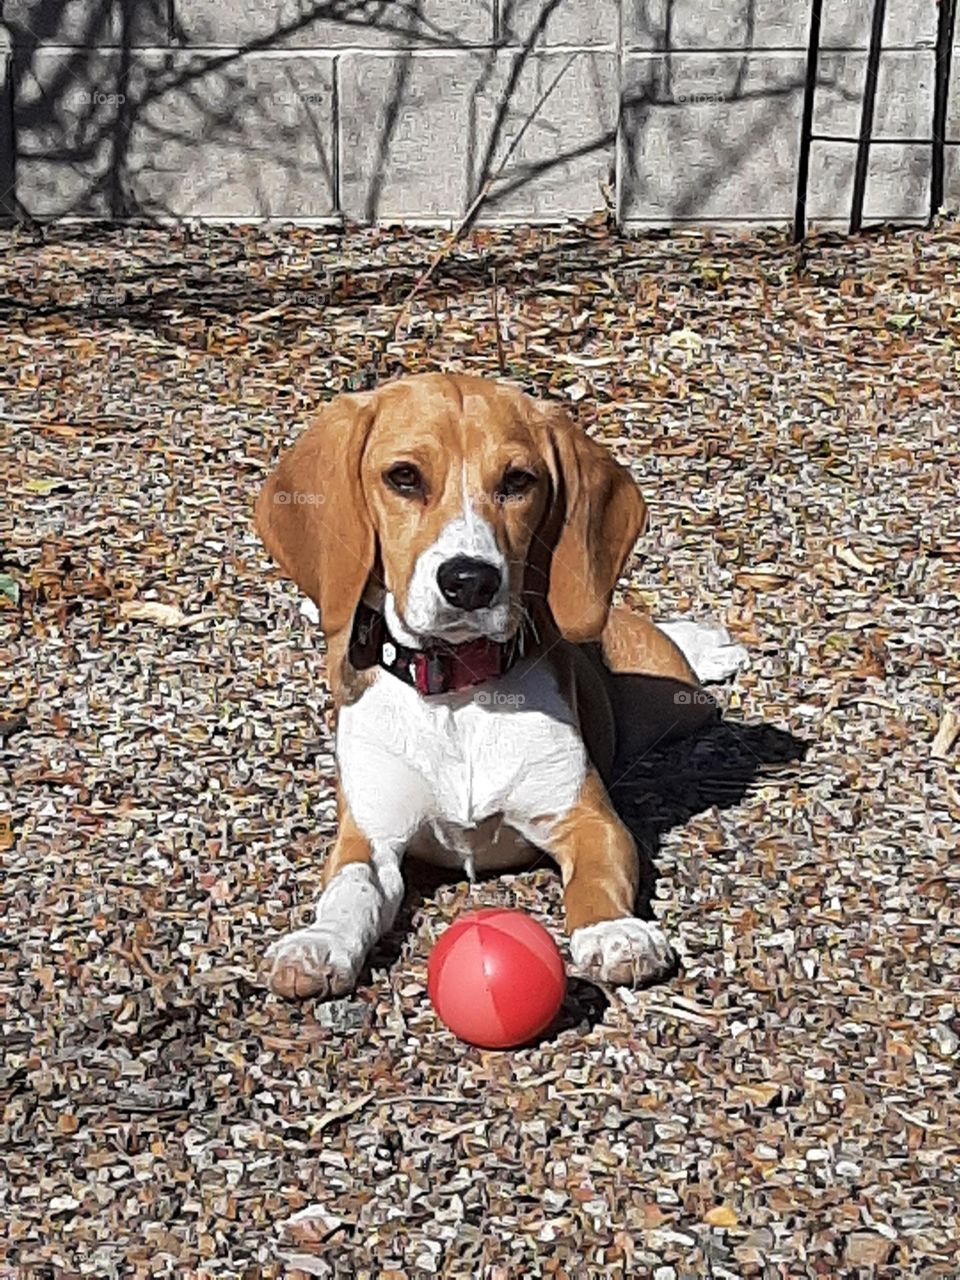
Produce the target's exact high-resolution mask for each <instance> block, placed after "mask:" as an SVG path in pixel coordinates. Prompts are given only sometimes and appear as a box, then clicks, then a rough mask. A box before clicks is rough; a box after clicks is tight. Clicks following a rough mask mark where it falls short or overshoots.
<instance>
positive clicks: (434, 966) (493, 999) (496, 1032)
mask: <svg viewBox="0 0 960 1280" xmlns="http://www.w3.org/2000/svg"><path fill="white" fill-rule="evenodd" d="M566 989H567V979H566V974H565V973H564V971H563V960H562V959H561V958H560V952H559V951H558V950H557V947H556V943H555V942H554V941H553V939H552V938H551V937H550V935H549V933H547V931H546V929H544V927H543V926H542V925H539V924H537V922H536V920H532V919H531V918H530V916H528V915H525V914H524V913H523V912H522V911H504V910H500V909H493V910H489V911H472V912H471V913H470V914H469V915H466V916H463V917H461V919H459V920H458V921H457V922H456V924H452V925H451V926H450V928H449V929H447V931H446V932H445V933H444V934H443V936H442V937H441V939H440V941H439V942H438V943H437V945H436V946H435V947H434V948H433V952H432V954H431V956H430V962H429V964H428V965H427V991H428V992H429V995H430V1000H431V1002H432V1004H433V1007H434V1009H436V1011H437V1014H438V1015H439V1017H440V1019H441V1021H443V1022H445V1023H446V1024H447V1026H448V1027H449V1028H450V1030H451V1031H452V1032H453V1033H454V1035H456V1036H459V1037H460V1039H461V1040H466V1041H467V1042H468V1043H469V1044H476V1045H480V1046H482V1047H483V1048H485V1049H508V1048H511V1047H512V1046H514V1045H519V1044H526V1043H527V1041H528V1040H532V1039H533V1038H534V1037H535V1036H537V1035H539V1034H540V1032H541V1031H544V1030H545V1029H546V1028H547V1027H548V1026H549V1025H550V1023H551V1022H552V1021H553V1019H554V1018H555V1017H556V1015H557V1012H558V1010H559V1008H560V1006H561V1004H562V1003H563V997H564V993H565V992H566Z"/></svg>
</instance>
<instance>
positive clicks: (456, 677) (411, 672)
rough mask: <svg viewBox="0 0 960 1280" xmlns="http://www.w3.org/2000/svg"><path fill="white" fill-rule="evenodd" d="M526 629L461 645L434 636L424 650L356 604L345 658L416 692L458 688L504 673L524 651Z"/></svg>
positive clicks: (374, 612)
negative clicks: (394, 633)
mask: <svg viewBox="0 0 960 1280" xmlns="http://www.w3.org/2000/svg"><path fill="white" fill-rule="evenodd" d="M525 639H526V636H525V631H524V629H523V627H521V628H520V629H519V630H518V631H517V633H516V634H515V635H513V636H511V638H510V639H509V640H504V641H498V640H489V639H487V638H486V637H485V636H480V637H479V638H478V639H476V640H467V641H465V642H464V643H463V644H445V643H444V642H443V641H437V643H436V644H433V645H430V646H429V648H425V649H411V648H409V647H408V646H407V645H404V644H400V643H399V641H397V640H395V639H394V638H393V636H391V635H390V632H389V631H388V630H387V623H386V619H385V618H384V616H383V614H382V613H381V612H380V611H379V610H378V609H374V608H372V607H371V606H370V605H368V604H365V603H364V602H362V601H361V603H360V604H359V605H358V606H357V612H356V616H355V618H354V623H353V635H352V637H351V641H350V660H351V662H352V663H353V665H354V666H355V667H356V668H357V669H358V670H360V671H362V670H365V669H367V668H369V667H373V666H380V667H382V668H383V669H384V671H389V672H390V674H391V675H392V676H396V677H397V679H398V680H402V681H403V682H404V684H408V685H410V686H411V687H412V688H414V689H416V691H417V692H418V693H424V694H430V693H457V692H458V691H459V690H460V689H470V688H472V687H473V686H474V685H477V684H483V683H484V681H485V680H495V679H496V678H497V677H498V676H502V675H506V673H507V672H508V671H509V670H510V668H511V667H512V666H513V665H514V663H516V662H517V661H518V659H519V658H521V657H522V656H523V650H524V644H525Z"/></svg>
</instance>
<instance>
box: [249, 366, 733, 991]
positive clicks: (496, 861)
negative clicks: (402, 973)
mask: <svg viewBox="0 0 960 1280" xmlns="http://www.w3.org/2000/svg"><path fill="white" fill-rule="evenodd" d="M255 518H256V524H257V528H258V530H259V532H260V535H261V537H262V538H263V541H264V543H265V544H266V547H267V549H268V550H269V552H270V554H271V555H272V556H273V558H274V560H275V561H276V562H277V563H278V564H279V565H280V567H281V568H282V569H283V570H284V571H285V573H286V574H288V575H289V577H291V578H292V579H293V580H294V582H296V583H297V585H298V586H299V587H300V588H301V589H302V590H303V591H304V592H305V593H306V594H307V595H308V596H309V597H310V599H311V600H313V602H314V604H315V605H316V606H317V608H318V610H319V616H320V622H321V625H322V627H323V629H324V632H325V635H326V643H327V672H328V679H329V684H330V688H331V692H332V695H333V700H334V704H335V707H336V718H337V726H336V756H337V770H338V784H337V800H338V812H339V830H338V834H337V836H336V839H335V840H334V843H333V845H332V847H331V849H330V850H329V852H328V855H327V859H326V863H325V866H324V871H323V886H324V887H323V891H322V893H321V896H320V899H319V901H318V903H317V908H316V917H315V919H314V922H313V923H312V924H311V925H309V926H308V927H306V928H303V929H298V930H297V931H296V932H293V933H289V934H287V935H285V936H284V937H281V938H280V939H279V940H278V941H277V942H274V943H273V945H272V946H271V947H270V948H269V950H268V952H267V956H266V969H267V974H268V981H269V983H270V986H271V987H272V989H273V990H274V991H275V992H277V993H278V994H280V995H283V996H287V997H291V998H296V997H305V996H311V995H316V996H337V995H342V994H343V993H345V992H347V991H349V990H350V989H351V988H352V987H353V986H354V985H355V983H356V981H357V978H358V975H359V973H360V971H361V968H362V966H363V963H364V960H365V958H366V956H367V954H368V952H369V951H370V949H371V947H372V946H373V944H374V943H375V942H376V941H377V939H378V938H379V937H380V935H381V934H383V933H384V932H385V931H386V930H388V929H389V928H390V927H391V925H392V923H393V921H394V918H395V916H396V913H397V910H398V908H399V906H400V902H401V899H402V895H403V880H402V875H401V867H402V862H403V858H404V855H405V854H408V853H409V854H412V855H415V856H418V857H420V858H424V859H427V860H429V861H431V862H434V863H439V864H441V865H444V866H449V867H459V868H463V869H464V870H465V871H466V873H467V874H468V875H469V876H471V877H473V876H474V875H475V874H476V872H478V871H485V870H489V869H498V868H506V867H514V866H522V865H524V864H525V863H529V862H530V861H531V858H532V857H536V856H538V854H539V853H540V852H546V853H548V854H549V855H550V856H551V857H552V858H553V859H554V860H555V861H556V862H557V864H558V865H559V868H560V871H561V874H562V879H563V888H564V906H565V914H566V928H567V931H568V933H569V935H570V947H571V953H572V956H573V959H574V961H575V963H576V964H577V965H578V967H579V968H580V969H581V970H582V971H584V972H585V973H586V974H588V975H592V976H595V977H596V978H598V979H601V980H604V981H608V982H615V983H619V984H630V983H643V982H647V981H650V980H651V979H653V978H655V977H657V976H659V975H662V974H663V973H665V972H666V971H667V970H668V969H669V968H670V967H671V965H672V963H673V956H672V952H671V949H670V946H669V944H668V942H667V940H666V938H665V936H664V934H663V932H662V931H661V929H660V928H659V927H658V926H657V925H656V924H655V923H653V922H651V921H648V920H640V919H637V918H636V916H635V914H634V910H635V899H636V896H637V892H638V886H639V860H638V856H637V849H636V846H635V844H634V841H633V838H632V836H631V835H630V833H629V831H628V830H627V828H626V827H625V826H624V824H623V823H622V822H621V820H620V819H619V817H618V816H617V814H616V813H615V812H614V809H613V807H612V805H611V803H610V800H609V798H608V795H607V784H608V783H609V782H610V781H611V779H612V778H613V777H614V776H615V775H613V774H612V770H613V768H614V763H615V760H617V759H619V760H623V761H629V760H630V759H631V758H635V757H636V755H637V754H639V753H640V752H642V751H643V750H645V749H647V748H649V747H650V746H651V745H652V744H653V743H654V742H657V743H661V742H665V741H667V740H669V739H671V738H674V737H677V736H679V735H681V734H686V733H690V732H692V731H693V730H695V729H696V728H697V727H699V726H700V725H702V724H703V723H704V722H705V721H707V720H708V719H710V718H713V717H714V716H715V714H716V708H715V705H714V703H713V702H712V700H711V699H709V698H708V697H707V695H706V694H704V693H702V692H700V686H699V683H698V679H697V676H696V675H695V674H694V670H693V667H692V666H691V664H690V662H688V660H687V658H686V657H685V656H684V653H683V652H681V649H680V647H678V644H677V643H674V640H673V639H671V637H670V635H668V634H667V632H666V630H664V629H661V628H658V627H656V626H654V624H653V623H652V622H650V621H649V620H648V619H647V618H644V617H640V616H637V615H635V614H632V613H630V612H628V611H627V610H626V609H623V608H611V603H610V599H611V595H612V593H613V589H614V586H615V584H616V582H617V579H618V577H619V575H620V572H621V570H622V568H623V565H624V562H625V561H626V559H627V556H628V555H629V553H630V551H631V549H632V547H633V545H634V543H635V541H636V539H637V537H638V535H639V534H640V533H641V532H642V531H643V530H644V528H645V527H646V523H647V512H646V507H645V505H644V502H643V499H642V498H641V496H640V493H639V491H638V489H637V487H636V485H635V483H634V481H633V479H632V478H631V476H630V473H629V472H628V471H627V470H626V469H625V468H623V467H622V466H620V465H618V464H617V463H616V462H615V461H614V459H613V458H612V457H611V456H610V455H609V453H607V451H606V450H605V449H604V448H603V447H602V446H600V445H599V444H597V443H596V442H594V441H593V440H591V439H590V438H589V437H588V436H587V435H586V434H585V433H584V432H583V431H582V430H580V429H579V428H578V427H577V426H575V425H574V423H573V422H572V421H571V419H570V418H569V417H568V416H567V415H566V414H565V413H564V412H563V411H561V410H560V409H559V408H558V407H557V406H554V405H550V404H546V403H538V402H536V401H534V400H532V399H531V398H529V397H528V396H526V395H524V394H522V393H521V392H520V391H519V390H517V389H515V388H513V387H511V386H509V385H508V384H505V383H502V382H496V381H492V380H487V379H483V378H477V377H463V376H446V375H442V374H424V375H421V376H417V377H409V378H403V379H401V380H399V381H397V382H393V383H389V384H387V385H385V386H383V387H382V388H380V389H378V390H376V391H372V392H365V393H360V394H354V395H342V396H339V397H338V398H337V399H335V400H334V401H332V402H331V403H330V404H328V405H327V406H326V407H325V408H324V409H323V410H322V411H321V413H320V414H319V416H318V418H317V420H316V421H315V422H314V423H313V424H312V425H311V426H310V427H309V428H308V429H307V431H305V432H304V434H303V435H302V436H301V437H300V439H299V440H298V441H297V442H296V444H295V445H294V446H293V447H292V448H290V449H289V450H287V452H285V453H284V454H283V455H282V457H281V458H280V461H279V464H278V465H277V467H276V470H275V471H274V472H273V473H272V474H271V475H270V476H269V478H268V480H267V482H266V484H265V486H264V488H263V491H262V493H261V494H260V496H259V498H258V500H257V504H256V513H255ZM678 627H679V633H678V635H677V639H679V641H680V643H681V644H684V643H686V647H687V650H688V653H690V654H691V656H692V657H693V658H694V661H695V662H698V663H699V665H700V666H701V668H702V667H711V666H712V668H713V671H712V674H714V675H716V674H717V672H716V667H717V664H718V662H719V665H720V667H722V668H723V671H722V674H729V673H730V671H731V670H732V669H735V667H736V666H737V665H738V664H739V655H740V653H742V651H740V650H739V649H738V647H737V646H732V645H725V644H724V642H725V641H726V640H727V639H728V638H727V637H726V635H725V633H723V632H722V630H717V631H712V632H711V631H710V629H699V630H698V628H696V627H695V626H694V624H689V623H687V624H678ZM724 649H725V650H726V651H727V652H726V656H725V657H724V655H723V653H722V652H720V651H721V650H724ZM694 651H696V652H694ZM718 653H719V657H718Z"/></svg>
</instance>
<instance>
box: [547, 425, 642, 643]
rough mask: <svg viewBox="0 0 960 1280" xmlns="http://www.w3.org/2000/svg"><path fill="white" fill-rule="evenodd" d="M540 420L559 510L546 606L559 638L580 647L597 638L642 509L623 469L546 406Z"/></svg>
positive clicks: (637, 531) (639, 528)
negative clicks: (543, 427)
mask: <svg viewBox="0 0 960 1280" xmlns="http://www.w3.org/2000/svg"><path fill="white" fill-rule="evenodd" d="M545 417H546V429H547V435H548V442H549V445H548V447H549V449H550V452H551V453H552V458H553V462H552V466H551V472H552V474H553V479H554V488H555V491H556V493H555V501H556V504H557V507H558V516H557V518H556V521H555V530H556V532H555V535H554V536H555V542H554V544H553V554H552V556H551V559H550V568H549V586H548V589H547V603H548V604H549V606H550V612H551V613H552V614H553V619H554V622H555V623H556V624H557V627H558V629H559V631H560V633H561V634H562V635H563V637H564V639H566V640H570V641H572V642H574V643H576V644H583V643H585V642H586V641H589V640H598V639H599V638H600V634H601V632H602V631H603V628H604V626H605V624H606V621H607V614H608V612H609V610H610V597H611V596H612V594H613V589H614V587H615V586H616V585H617V579H618V578H619V577H620V574H621V572H622V570H623V566H624V564H625V563H626V560H627V556H628V555H629V554H630V551H631V550H632V548H633V544H634V543H635V542H636V540H637V538H638V537H639V536H640V534H641V533H643V531H644V529H645V528H646V527H647V506H646V503H645V502H644V500H643V498H642V497H641V496H640V490H639V489H638V488H637V486H636V484H635V483H634V480H633V477H632V476H631V474H630V472H629V471H628V470H627V469H626V468H625V467H622V466H620V464H619V463H618V462H616V461H615V460H614V458H613V457H612V456H611V455H610V453H608V451H607V450H606V449H605V448H604V447H603V446H602V445H600V444H597V443H596V442H595V441H593V440H591V439H590V437H589V436H588V435H587V434H586V433H585V432H584V431H583V430H581V428H580V427H578V426H577V425H576V423H574V422H573V420H572V419H571V418H570V417H569V416H568V415H567V414H566V413H564V412H563V411H562V410H561V409H558V408H554V407H552V406H551V407H549V408H546V409H545ZM549 456H550V453H548V457H549Z"/></svg>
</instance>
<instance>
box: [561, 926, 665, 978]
mask: <svg viewBox="0 0 960 1280" xmlns="http://www.w3.org/2000/svg"><path fill="white" fill-rule="evenodd" d="M570 952H571V954H572V956H573V959H574V963H575V964H576V965H577V967H578V968H579V969H581V970H582V971H583V972H584V973H585V974H586V976H587V977H589V978H596V979H597V980H598V981H600V982H610V983H613V984H614V985H615V986H618V987H642V986H645V985H646V984H647V983H648V982H654V981H655V980H656V979H657V978H662V977H665V976H666V975H667V974H668V973H670V972H671V971H672V969H673V968H674V966H675V964H676V958H675V956H674V953H673V948H672V947H671V946H670V943H669V942H668V941H667V938H666V934H665V933H664V932H663V930H662V929H661V928H660V926H659V925H658V924H654V922H653V921H652V920H637V919H635V918H634V917H632V916H625V917H624V918H623V919H622V920H603V921H601V923H600V924H590V925H585V926H584V928H582V929H574V931H573V933H572V935H571V937H570Z"/></svg>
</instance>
